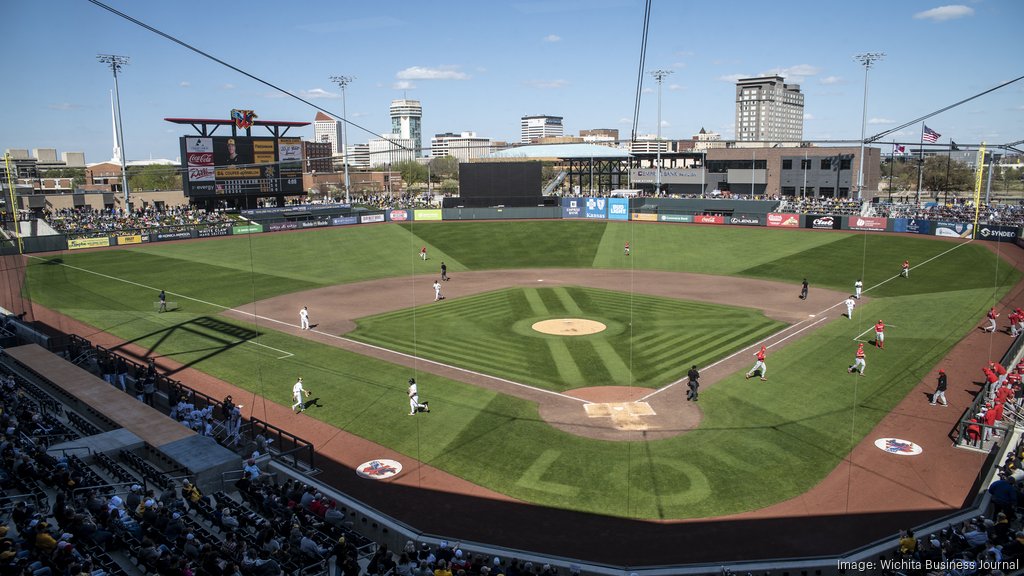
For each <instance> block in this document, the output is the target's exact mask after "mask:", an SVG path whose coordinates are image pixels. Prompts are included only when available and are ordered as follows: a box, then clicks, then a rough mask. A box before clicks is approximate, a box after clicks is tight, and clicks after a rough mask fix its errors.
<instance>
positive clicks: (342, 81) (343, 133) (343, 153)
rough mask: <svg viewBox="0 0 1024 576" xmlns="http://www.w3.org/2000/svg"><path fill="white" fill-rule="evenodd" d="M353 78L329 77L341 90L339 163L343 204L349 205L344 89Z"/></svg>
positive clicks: (346, 120)
mask: <svg viewBox="0 0 1024 576" xmlns="http://www.w3.org/2000/svg"><path fill="white" fill-rule="evenodd" d="M355 79H356V77H355V76H331V78H330V80H331V82H334V83H335V84H337V85H338V87H339V88H341V116H342V118H341V120H342V123H341V163H342V165H343V166H344V168H345V204H350V202H349V197H348V148H347V147H346V146H347V144H346V141H347V140H348V108H347V107H346V106H345V87H346V86H348V85H349V84H350V83H351V82H352V81H353V80H355Z"/></svg>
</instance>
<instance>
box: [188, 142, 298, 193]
mask: <svg viewBox="0 0 1024 576" xmlns="http://www.w3.org/2000/svg"><path fill="white" fill-rule="evenodd" d="M180 144H181V158H182V168H183V169H184V173H185V178H184V179H183V185H184V188H185V195H186V196H189V197H210V196H282V195H283V196H291V195H300V194H302V193H303V190H302V142H301V139H299V138H276V137H273V136H269V137H249V136H183V137H182V138H181V139H180Z"/></svg>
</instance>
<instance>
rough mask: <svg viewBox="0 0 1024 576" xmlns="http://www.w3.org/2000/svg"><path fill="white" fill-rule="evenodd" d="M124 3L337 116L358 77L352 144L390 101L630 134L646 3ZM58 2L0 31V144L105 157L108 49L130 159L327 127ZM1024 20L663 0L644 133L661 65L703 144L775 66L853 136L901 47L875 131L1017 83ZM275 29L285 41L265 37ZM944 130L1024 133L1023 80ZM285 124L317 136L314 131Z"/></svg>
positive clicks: (1006, 11) (683, 125)
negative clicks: (343, 80)
mask: <svg viewBox="0 0 1024 576" xmlns="http://www.w3.org/2000/svg"><path fill="white" fill-rule="evenodd" d="M111 6H112V7H113V8H115V9H117V10H121V11H123V12H125V13H127V14H128V15H130V16H132V17H135V18H138V19H139V20H141V21H142V22H144V23H146V24H149V25H151V26H153V27H155V28H157V29H159V30H161V31H162V32H165V33H167V34H170V35H172V36H175V37H177V38H179V39H180V40H182V41H184V42H187V43H190V44H192V45H194V46H195V47H196V48H198V49H201V50H204V51H206V52H208V53H210V54H212V55H213V56H215V57H217V58H220V59H222V60H224V61H226V62H228V63H230V64H232V65H234V66H236V67H238V68H241V69H242V70H245V71H246V72H248V73H250V74H253V75H254V76H257V77H259V78H261V79H263V80H266V81H267V82H270V83H273V84H275V85H277V86H280V87H282V88H284V89H286V90H289V91H291V92H293V93H295V94H297V95H299V96H301V97H303V98H305V99H307V100H309V101H310V102H313V103H315V104H316V105H318V106H320V107H322V108H324V109H325V110H327V111H328V113H330V114H331V115H332V116H335V117H339V118H340V117H341V116H342V103H341V93H340V89H339V88H338V87H337V86H335V85H334V84H332V82H331V81H330V80H329V77H330V76H332V75H337V74H344V75H350V76H354V77H355V80H354V81H353V82H352V83H351V84H350V85H349V86H348V87H347V109H348V114H349V118H348V119H349V121H350V122H354V123H355V124H358V125H359V126H360V127H363V128H366V129H368V130H369V131H370V132H373V134H371V133H370V132H367V131H364V130H363V129H361V128H359V127H357V126H353V125H349V129H348V139H349V143H350V144H360V143H367V142H369V141H370V140H371V139H373V138H375V137H376V135H377V134H388V133H390V130H391V128H390V124H391V120H390V116H389V106H390V104H391V102H392V101H393V100H398V99H402V98H408V99H411V100H418V101H420V102H421V103H422V106H423V119H422V134H423V140H424V143H423V145H424V146H427V145H428V144H427V142H428V141H429V138H430V137H431V136H433V135H435V134H442V133H461V132H475V133H476V134H478V135H480V136H482V137H487V138H490V139H492V140H498V141H506V142H510V143H511V142H518V140H519V131H520V119H521V118H522V117H523V116H530V115H550V116H561V117H563V118H564V121H563V122H564V128H565V134H567V135H569V134H571V135H576V134H579V132H580V130H591V129H597V128H612V129H618V130H619V133H620V138H623V139H628V138H629V136H630V133H631V127H632V116H633V103H634V98H635V92H636V78H637V71H638V63H639V53H640V37H641V33H642V22H643V8H644V5H643V2H641V1H639V0H636V1H631V0H629V1H627V0H597V1H596V2H594V1H590V2H583V1H577V0H556V1H553V2H532V1H525V2H517V3H511V4H500V5H499V4H494V5H491V4H482V5H481V4H478V3H470V2H450V3H445V4H443V5H423V4H417V3H408V2H399V3H396V4H394V5H392V6H390V7H389V10H388V12H387V13H386V14H382V13H379V9H378V10H376V11H375V10H374V8H373V6H366V5H351V6H349V5H345V6H344V10H342V8H341V7H339V6H337V5H334V4H331V3H325V2H310V3H308V4H300V5H298V8H294V9H289V10H288V11H287V12H285V11H282V10H281V8H280V4H279V3H269V2H252V3H249V4H247V5H246V10H245V11H244V19H243V20H239V19H238V14H236V13H235V12H236V10H233V9H232V7H231V6H229V5H219V4H216V3H214V4H211V5H204V6H203V9H202V10H201V11H199V10H197V9H196V8H195V7H194V5H192V4H186V3H184V2H178V1H169V2H164V3H160V4H156V5H150V4H148V3H144V4H132V3H127V2H118V3H112V4H111ZM438 6H440V7H441V8H442V9H439V8H438ZM56 7H57V8H58V9H54V5H52V4H44V5H37V4H19V5H17V6H15V7H13V8H12V10H11V11H10V12H9V14H8V18H6V19H5V20H4V21H3V23H2V24H0V27H2V28H0V30H3V33H4V37H5V38H6V39H7V43H8V46H9V50H11V52H10V53H11V54H13V55H18V54H19V52H17V51H14V50H13V49H14V48H18V47H21V55H22V56H24V57H25V60H24V61H25V63H26V65H25V66H24V67H22V68H21V70H22V71H23V72H24V73H23V74H20V75H17V76H15V78H16V83H15V84H14V90H9V91H8V96H7V97H6V98H5V99H6V101H7V106H5V107H4V112H3V114H4V117H3V118H4V121H5V128H6V129H5V130H4V135H3V137H2V138H0V147H2V148H3V149H8V148H18V149H29V150H31V149H33V148H56V149H57V150H58V153H60V152H79V151H80V152H85V154H86V159H87V161H88V162H90V163H95V162H100V161H105V160H107V159H109V158H110V157H111V155H112V148H113V142H112V139H111V132H110V122H111V120H110V100H109V94H110V90H111V89H112V88H113V79H112V76H111V74H110V71H109V70H108V69H106V68H105V67H103V66H102V65H100V64H97V63H96V61H95V57H96V54H98V53H108V54H118V55H123V56H128V57H129V58H130V62H129V64H128V65H127V66H125V67H124V69H123V70H122V72H121V73H120V74H119V81H120V97H121V98H120V99H121V109H122V116H123V118H124V139H125V142H124V151H125V155H126V156H127V158H128V159H129V160H145V159H148V158H151V157H152V158H168V159H172V160H173V159H175V158H177V156H178V154H179V153H178V140H177V138H178V136H180V135H182V134H186V133H188V132H186V131H184V130H182V128H183V127H181V126H176V125H172V124H169V123H167V122H164V120H163V119H164V118H166V117H195V118H225V119H226V118H227V117H228V114H229V112H230V110H231V109H232V108H242V109H252V110H255V111H256V113H257V114H258V115H259V117H260V119H262V120H288V121H308V122H310V123H312V121H313V118H314V117H315V115H316V113H317V110H316V109H314V108H312V107H310V106H308V105H306V104H304V103H302V102H300V101H298V100H295V99H292V98H289V97H287V96H284V95H283V94H281V93H279V92H275V91H273V90H272V89H271V88H269V87H267V86H265V85H263V84H261V83H258V82H256V81H254V80H252V79H251V78H249V77H246V76H244V75H242V74H240V73H238V72H236V71H234V70H231V69H230V68H227V67H224V66H222V65H220V64H217V63H215V62H213V61H211V60H208V59H206V58H203V57H202V56H200V55H198V54H196V53H195V52H192V51H190V50H187V49H185V48H183V47H181V46H179V45H178V44H175V43H173V42H171V41H169V40H167V39H165V38H163V37H160V36H158V35H156V34H154V33H152V32H150V31H147V30H145V29H143V28H141V27H139V26H137V25H135V24H132V23H130V22H128V21H126V20H124V19H122V18H119V17H117V16H116V15H114V14H112V13H110V12H108V11H106V10H103V9H102V8H100V7H97V6H96V5H94V4H91V3H89V2H87V1H85V0H62V1H60V2H57V3H56ZM1022 16H1024V4H1021V3H1018V2H1013V1H1012V0H997V1H980V2H975V1H971V2H967V3H965V4H961V5H945V6H943V5H940V4H939V3H938V2H909V3H897V4H892V3H882V2H880V1H869V2H867V3H865V4H862V5H858V7H857V9H856V10H851V11H850V13H849V14H845V13H844V14H843V15H842V19H841V20H837V19H836V17H835V15H834V14H833V13H831V12H830V11H828V10H821V9H820V5H818V4H815V3H811V2H803V1H796V0H793V1H789V2H782V3H775V4H771V5H764V4H762V3H756V2H747V1H742V2H740V1H734V2H726V3H722V4H720V5H716V6H709V5H704V4H696V3H674V2H655V3H654V4H653V5H652V11H651V20H650V28H649V32H648V38H649V39H648V47H647V56H646V63H645V67H644V68H645V74H644V76H645V78H644V91H643V94H642V98H641V109H640V117H639V121H638V126H637V133H638V135H646V134H653V133H655V132H656V131H657V126H656V124H657V121H656V118H657V110H656V103H657V93H656V88H657V86H656V83H655V82H654V81H653V79H652V78H650V75H649V74H647V73H646V72H649V71H651V70H654V69H668V70H673V71H674V74H672V76H670V77H669V78H668V79H667V80H666V83H665V86H664V92H663V109H662V126H661V132H662V136H663V138H665V139H672V140H682V139H689V138H691V137H692V136H693V135H695V134H697V133H698V131H699V130H700V129H701V128H702V127H703V128H705V129H707V130H708V131H714V132H718V133H720V134H721V135H722V138H723V139H725V140H732V139H734V138H735V126H734V123H735V81H736V80H737V79H738V78H746V77H752V76H759V75H765V74H778V75H780V76H783V77H784V78H785V79H786V82H787V83H791V84H800V86H801V91H802V92H803V93H804V94H805V96H806V99H805V108H804V138H805V139H806V140H818V141H821V140H847V141H851V140H853V141H855V140H858V139H859V137H860V123H861V104H862V101H861V98H862V90H863V68H862V67H861V65H860V64H859V63H858V62H856V61H855V60H854V58H853V57H854V55H856V54H857V53H860V52H864V51H881V52H885V53H886V54H887V57H886V59H885V60H883V61H881V62H879V63H878V64H877V65H876V66H875V67H873V68H872V70H871V90H870V95H869V98H868V105H867V118H868V128H867V134H868V135H872V134H875V133H878V132H881V131H883V130H886V129H889V128H893V127H895V126H897V125H899V124H902V123H905V122H908V121H910V120H913V119H914V118H916V117H918V116H921V115H924V114H927V113H930V112H932V111H935V110H937V109H939V108H942V107H944V106H947V105H949V104H952V103H954V102H956V101H958V100H961V99H963V98H967V97H969V96H972V95H974V94H976V93H979V92H981V91H983V90H986V89H989V88H992V87H994V86H996V85H998V84H1000V83H1002V82H1005V81H1007V80H1009V79H1012V78H1015V77H1017V76H1020V75H1021V73H1022V72H1021V71H1020V70H1012V69H1011V66H1010V65H1007V64H1005V63H1004V60H1006V61H1009V60H1010V59H1009V57H1006V58H1003V57H1001V56H999V55H998V54H996V55H993V54H986V53H985V48H984V47H985V46H987V45H990V44H991V45H995V46H999V45H1000V40H1012V39H1013V38H1015V37H1016V33H1015V30H1014V25H1013V23H1014V22H1020V21H1021V20H1022ZM211 22H215V23H229V24H223V25H218V26H212V27H211V26H209V25H208V24H209V23H211ZM267 22H273V23H274V24H275V25H276V28H275V27H273V26H272V27H267V26H265V23H267ZM493 22H502V23H503V25H502V26H500V27H497V26H494V25H493V24H492V23H493ZM711 30H727V31H728V34H729V36H722V35H721V34H720V33H717V32H715V33H712V32H709V31H711ZM795 31H798V32H795ZM264 33H267V34H273V36H270V37H267V38H261V37H260V35H261V34H264ZM787 35H792V36H791V37H790V36H787ZM56 37H60V38H71V39H73V41H72V42H71V44H70V45H71V46H72V47H73V49H72V50H68V49H67V48H65V46H67V45H68V44H66V43H62V42H56V41H48V39H50V38H56ZM779 38H783V39H782V40H779ZM797 38H798V39H799V41H798V40H797ZM737 39H739V40H737ZM951 45H952V46H962V48H954V49H950V48H949V46H951ZM348 54H351V57H349V56H347V55H348ZM325 55H326V56H325ZM333 55H336V56H333ZM928 125H929V127H931V128H933V129H935V130H937V131H938V132H940V133H941V134H942V139H941V140H940V141H939V143H940V144H944V143H947V142H948V141H949V139H950V138H952V139H953V140H956V141H957V143H958V144H959V143H961V142H966V143H975V142H980V141H987V142H989V143H990V144H992V143H995V144H998V143H1006V142H1011V141H1016V140H1020V139H1021V138H1022V136H1021V135H1022V134H1024V81H1022V82H1018V83H1016V84H1013V85H1010V86H1008V87H1005V88H1003V89H1001V90H999V91H997V92H993V93H991V94H988V95H986V96H983V97H981V98H978V99H977V100H974V101H972V102H970V103H968V104H965V105H963V106H960V107H958V108H956V109H954V110H951V111H948V112H944V113H942V114H940V115H938V116H935V117H933V118H930V119H929V120H928ZM919 132H920V128H919V126H911V127H908V128H906V129H904V130H903V131H901V132H900V133H897V134H894V135H892V136H889V137H886V139H885V141H886V142H888V141H890V140H892V139H896V140H899V141H902V142H917V141H918V140H919V137H920V134H919ZM218 134H220V132H218ZM253 134H254V135H257V134H259V132H258V131H257V130H254V131H253ZM289 135H290V136H301V137H302V138H304V139H307V140H312V139H313V127H312V124H311V125H310V126H309V127H307V128H304V129H300V130H297V131H292V132H289Z"/></svg>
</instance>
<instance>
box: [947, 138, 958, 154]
mask: <svg viewBox="0 0 1024 576" xmlns="http://www.w3.org/2000/svg"><path fill="white" fill-rule="evenodd" d="M959 149H960V147H959V146H957V145H956V142H953V141H952V140H950V141H949V150H950V152H952V151H954V150H959Z"/></svg>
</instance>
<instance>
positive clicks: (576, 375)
mask: <svg viewBox="0 0 1024 576" xmlns="http://www.w3.org/2000/svg"><path fill="white" fill-rule="evenodd" d="M522 292H523V295H524V296H525V297H526V302H527V304H528V305H529V306H530V310H532V311H533V312H534V314H535V315H536V316H547V315H548V314H549V312H548V308H547V305H546V304H545V303H544V299H543V297H542V296H541V294H540V293H539V292H537V290H536V289H534V288H524V289H523V291H522ZM545 342H547V345H548V354H549V355H550V358H551V361H552V362H553V363H554V365H555V370H557V371H558V378H559V379H560V380H561V381H562V382H566V383H574V384H575V383H582V382H583V381H584V380H583V373H582V372H580V368H579V366H577V365H576V361H575V360H574V359H573V357H572V353H570V352H569V347H568V346H567V345H566V343H565V342H564V341H562V340H556V339H554V338H548V339H546V340H545Z"/></svg>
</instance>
